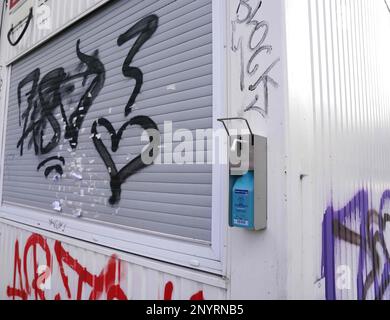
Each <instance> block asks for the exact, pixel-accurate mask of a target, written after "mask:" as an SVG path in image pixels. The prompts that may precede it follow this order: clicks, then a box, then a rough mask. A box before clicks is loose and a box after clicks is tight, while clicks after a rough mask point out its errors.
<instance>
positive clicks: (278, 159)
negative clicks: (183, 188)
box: [227, 0, 287, 299]
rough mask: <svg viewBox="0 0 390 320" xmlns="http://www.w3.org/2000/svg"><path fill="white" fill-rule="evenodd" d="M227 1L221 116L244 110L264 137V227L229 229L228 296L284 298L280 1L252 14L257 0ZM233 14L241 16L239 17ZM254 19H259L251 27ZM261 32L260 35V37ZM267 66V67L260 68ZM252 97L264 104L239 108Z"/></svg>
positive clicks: (267, 1) (269, 2)
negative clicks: (225, 81) (224, 108)
mask: <svg viewBox="0 0 390 320" xmlns="http://www.w3.org/2000/svg"><path fill="white" fill-rule="evenodd" d="M228 2H229V7H228V12H229V34H230V37H231V38H230V39H229V40H230V41H229V43H228V49H229V68H228V70H229V71H228V79H229V86H228V93H229V103H228V106H229V108H228V114H227V116H229V117H235V116H244V117H245V118H247V119H248V120H249V122H250V125H251V127H252V128H253V131H254V133H255V134H258V135H262V136H265V137H267V139H268V228H267V229H266V230H265V231H260V232H259V231H258V232H251V231H246V230H240V229H229V231H228V232H229V243H228V250H229V253H230V257H229V258H230V259H229V262H230V286H231V287H230V298H232V299H274V298H286V296H287V292H286V285H285V284H286V271H287V265H286V243H287V238H286V223H285V221H286V198H285V196H286V191H285V187H286V186H285V179H286V175H285V166H284V164H285V114H284V112H285V111H284V110H285V104H286V101H285V96H286V95H285V92H286V85H285V68H286V66H285V48H284V40H283V39H284V22H283V21H284V19H283V17H284V8H283V1H281V0H265V1H262V6H261V7H260V9H259V10H258V11H257V13H256V14H255V15H254V17H253V18H251V17H250V16H249V15H248V13H249V11H251V12H252V13H254V12H255V11H254V10H255V8H256V7H257V6H258V4H259V3H260V2H261V1H258V0H250V1H248V2H245V1H240V0H230V1H228ZM239 6H240V9H239V10H238V18H237V8H238V7H239ZM247 16H248V18H247V19H245V18H246V17H247ZM237 19H238V20H239V21H242V20H246V21H243V22H242V23H240V22H239V21H238V20H237ZM258 23H261V24H259V25H258V27H257V28H256V25H257V24H258ZM255 29H257V31H254V30H255ZM267 30H268V32H267ZM251 35H252V36H251ZM262 38H264V40H263V42H262V43H261V40H262ZM241 45H242V47H241ZM261 46H266V49H265V50H262V49H260V47H261ZM241 49H242V51H241ZM257 49H260V50H259V51H260V52H259V53H256V51H257ZM251 59H252V63H250V61H251ZM256 65H257V68H256ZM273 65H274V67H271V66H273ZM248 68H249V71H254V70H253V69H257V70H255V71H254V72H248ZM267 69H270V70H269V72H268V73H265V72H266V71H267ZM263 74H266V75H268V76H269V79H268V82H267V83H266V82H265V81H260V83H259V85H258V87H257V88H254V90H253V91H252V90H250V89H249V87H250V86H251V85H254V84H256V82H257V81H258V80H259V79H261V77H262V75H263ZM241 79H243V81H242V82H241ZM241 83H243V86H242V87H241ZM264 84H267V88H268V101H269V103H268V113H266V110H265V109H266V108H265V94H264V93H265V90H264ZM256 97H257V99H258V101H257V102H256V103H255V106H256V107H258V108H262V109H264V110H259V109H258V108H255V109H253V110H250V111H245V109H247V108H248V107H249V106H250V105H251V104H252V103H253V101H255V100H256ZM235 128H237V127H235Z"/></svg>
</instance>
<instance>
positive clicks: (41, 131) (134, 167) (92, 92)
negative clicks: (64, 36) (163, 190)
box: [17, 15, 159, 205]
mask: <svg viewBox="0 0 390 320" xmlns="http://www.w3.org/2000/svg"><path fill="white" fill-rule="evenodd" d="M158 21H159V18H158V17H157V16H156V15H150V16H148V17H146V18H144V19H142V20H140V21H139V22H138V23H136V24H135V25H134V26H132V27H131V28H130V29H129V30H128V31H126V32H125V33H123V34H121V35H120V36H119V38H118V40H117V44H118V46H122V45H124V44H125V43H126V42H128V41H130V40H131V39H133V38H135V37H137V36H138V38H137V39H136V40H135V42H134V44H133V46H132V48H131V49H130V51H129V53H128V55H127V57H126V59H125V61H124V63H123V67H122V73H123V75H124V76H125V77H126V78H130V79H133V80H135V86H134V89H133V91H132V93H131V96H130V98H129V101H128V103H127V105H126V107H125V110H124V114H125V116H128V115H129V114H130V113H131V112H132V107H133V105H134V104H135V102H136V99H137V97H138V95H139V94H140V92H141V89H142V85H143V72H142V71H141V70H140V69H139V68H136V67H132V66H131V63H132V61H133V59H134V57H135V55H136V54H137V53H138V52H139V51H140V49H141V47H142V46H143V45H144V44H145V43H146V42H147V41H148V40H149V39H150V38H151V37H152V36H153V34H154V33H155V32H156V30H157V28H158ZM76 53H77V57H78V59H79V60H80V64H79V66H78V67H77V69H76V71H75V72H74V73H73V74H72V73H69V74H68V73H66V72H65V69H64V68H57V69H54V70H52V71H50V72H48V73H47V74H46V75H44V76H43V77H42V79H41V80H40V78H41V71H40V69H39V68H37V69H35V70H33V71H32V72H31V73H30V74H28V75H27V76H26V77H25V78H24V79H23V80H22V81H21V82H20V83H19V85H18V106H19V126H23V133H22V136H21V137H20V139H19V141H18V143H17V148H18V149H20V155H21V156H23V153H24V149H25V144H26V143H27V145H28V146H27V147H28V149H31V148H32V147H34V151H35V154H36V155H48V154H49V153H51V152H52V151H53V150H54V149H55V148H56V147H58V145H59V143H60V141H61V137H62V130H61V125H60V122H59V121H58V120H57V118H56V116H55V114H54V113H55V111H56V110H57V109H58V108H59V110H60V114H61V118H62V121H63V122H64V123H65V127H64V128H65V132H64V138H65V140H68V141H69V144H70V147H71V149H72V150H75V149H76V148H77V146H78V141H79V134H80V132H81V128H82V126H83V123H84V119H85V117H86V115H87V113H88V111H89V110H90V108H91V107H92V105H93V103H94V101H95V100H96V98H97V97H98V95H99V93H100V92H101V90H102V89H103V87H104V84H105V79H106V70H105V67H104V64H103V63H102V62H101V60H100V59H99V51H98V50H96V51H95V52H94V53H93V55H87V54H85V53H83V52H81V49H80V40H78V41H77V45H76ZM76 80H82V87H83V88H85V90H84V91H83V94H82V96H81V98H80V100H79V101H78V105H77V108H76V109H75V111H74V112H72V113H71V114H70V116H69V117H68V116H67V113H66V110H65V105H66V104H65V103H64V100H65V98H66V97H69V96H70V95H71V94H72V93H73V92H74V91H75V85H74V81H76ZM26 87H27V89H28V91H27V92H26V93H25V96H26V97H27V98H26V102H25V103H26V105H27V106H26V108H25V110H24V112H23V113H22V104H23V101H22V100H23V99H22V97H23V93H24V90H25V88H26ZM49 126H50V129H51V130H52V136H51V139H50V141H48V142H47V141H45V137H46V133H47V130H48V128H49ZM98 126H103V127H105V128H106V130H107V131H108V132H109V133H110V134H111V140H112V146H111V150H112V152H117V151H118V148H119V144H120V141H121V139H122V134H123V132H124V131H125V130H126V129H127V128H128V127H130V126H139V127H141V128H142V129H144V130H146V131H148V130H154V132H153V137H154V139H156V138H155V137H156V134H155V132H158V127H157V125H156V123H155V122H154V121H153V120H152V119H151V118H149V117H147V116H137V117H133V118H131V119H130V120H129V121H126V122H125V124H124V125H123V126H122V127H121V128H120V129H119V131H118V132H116V131H115V129H114V128H113V126H112V124H111V122H110V121H109V120H107V119H105V118H100V119H98V120H97V121H95V122H94V123H93V125H92V128H91V132H92V134H93V136H92V141H93V144H94V146H95V148H96V150H97V152H98V154H99V156H100V157H101V158H102V160H103V163H104V164H105V166H106V167H107V170H108V172H109V176H110V186H111V192H112V196H111V197H110V200H109V202H110V204H111V205H115V204H117V203H118V202H119V201H120V196H121V186H122V184H123V183H124V182H125V181H126V180H127V179H128V178H129V177H130V176H132V175H134V174H135V173H137V172H138V171H140V170H141V169H143V168H145V167H146V166H148V165H150V164H149V163H148V164H146V163H144V162H143V160H142V159H143V157H142V156H143V154H140V155H139V156H137V157H136V158H134V159H133V160H131V161H130V162H129V163H128V164H126V165H125V166H124V167H123V168H122V169H120V170H119V171H118V169H117V165H116V164H115V162H114V160H113V159H112V157H111V155H110V153H109V152H108V150H107V148H106V146H105V144H104V143H103V141H102V140H101V139H100V135H99V134H98V132H97V127H98ZM158 139H159V134H158ZM149 140H150V142H152V141H153V138H152V136H150V138H149ZM153 142H156V141H153ZM158 143H159V142H158ZM154 145H155V144H154ZM145 152H147V153H148V155H149V157H151V158H152V159H155V157H156V156H157V155H158V154H157V153H158V151H156V150H154V148H150V146H149V147H148V148H147V149H146V151H144V153H145ZM51 161H59V162H60V163H58V164H56V165H53V166H48V167H47V168H46V169H45V173H44V174H45V177H46V178H47V177H48V176H49V175H50V174H51V172H53V171H55V172H56V173H57V174H59V175H61V176H62V175H63V173H64V171H63V168H62V166H61V164H62V165H65V159H64V157H62V156H60V155H58V156H52V157H49V158H47V159H46V160H44V161H42V162H41V163H40V164H39V165H38V167H37V170H38V171H39V170H40V169H41V168H43V167H44V166H45V165H47V164H48V163H49V162H51Z"/></svg>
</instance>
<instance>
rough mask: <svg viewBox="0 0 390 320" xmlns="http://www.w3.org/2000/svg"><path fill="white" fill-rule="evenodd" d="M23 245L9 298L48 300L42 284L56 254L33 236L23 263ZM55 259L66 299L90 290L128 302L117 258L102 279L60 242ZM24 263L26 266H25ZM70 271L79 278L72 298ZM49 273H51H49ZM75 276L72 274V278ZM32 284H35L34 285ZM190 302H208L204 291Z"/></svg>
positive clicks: (167, 292)
mask: <svg viewBox="0 0 390 320" xmlns="http://www.w3.org/2000/svg"><path fill="white" fill-rule="evenodd" d="M38 250H41V251H43V253H44V256H45V260H46V261H45V263H46V265H45V266H46V267H47V268H45V271H44V272H43V273H41V274H39V273H38V268H39V265H38ZM20 252H21V251H20V247H19V241H18V240H16V242H15V256H14V270H13V271H14V273H13V285H12V287H11V286H8V287H7V296H8V297H9V298H12V299H16V298H20V299H23V300H27V299H29V298H35V300H46V296H45V291H44V290H42V287H41V285H42V283H43V282H44V281H46V280H47V279H48V278H50V276H51V275H52V274H53V273H52V265H53V264H52V263H53V259H52V253H51V251H50V248H49V246H48V244H47V241H46V239H45V238H44V237H42V236H40V235H38V234H33V235H32V236H31V237H30V238H28V240H27V242H26V245H25V247H24V252H23V261H22V260H21V258H20ZM54 256H55V259H56V261H57V263H58V268H59V273H60V275H61V280H62V285H63V288H64V289H65V294H66V298H68V299H77V300H81V299H82V298H83V291H84V289H85V288H86V287H87V286H88V287H89V288H90V294H89V299H90V300H99V299H104V298H106V299H107V300H127V296H126V294H125V292H124V291H123V290H122V288H121V285H120V283H121V263H122V262H121V261H120V260H119V259H117V257H116V256H115V255H113V256H111V258H110V259H109V260H108V262H107V265H106V266H105V267H104V268H103V270H102V271H101V272H100V274H98V275H94V274H92V273H91V272H90V271H88V269H87V268H86V267H84V266H83V265H82V264H81V263H80V262H79V261H77V259H75V258H74V257H72V256H71V254H70V253H69V252H68V251H66V250H65V249H64V247H63V246H62V243H61V242H59V241H56V242H55V243H54ZM31 258H32V267H33V270H34V271H33V279H32V280H31V279H30V278H29V269H28V266H29V265H30V266H31V263H30V262H31V261H30V260H31ZM22 262H23V263H22ZM65 266H66V267H67V270H71V271H72V272H73V273H74V274H75V275H76V280H77V290H76V293H73V294H72V291H71V289H70V286H69V277H68V276H69V274H67V272H66V269H65ZM48 272H49V273H48ZM73 276H74V275H73V274H72V277H73ZM30 280H31V284H30ZM173 291H174V286H173V283H172V282H168V283H167V284H166V285H165V288H164V300H172V296H173ZM62 298H63V297H62V296H61V293H57V294H55V295H54V300H61V299H62ZM190 300H204V295H203V291H199V292H198V293H196V294H194V295H192V296H191V298H190Z"/></svg>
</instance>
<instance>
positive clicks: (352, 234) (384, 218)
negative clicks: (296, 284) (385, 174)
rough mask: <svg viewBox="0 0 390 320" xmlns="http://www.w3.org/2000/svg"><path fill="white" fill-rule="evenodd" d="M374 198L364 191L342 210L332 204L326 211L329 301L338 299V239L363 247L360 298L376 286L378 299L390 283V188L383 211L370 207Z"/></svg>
mask: <svg viewBox="0 0 390 320" xmlns="http://www.w3.org/2000/svg"><path fill="white" fill-rule="evenodd" d="M371 198H372V197H371V195H370V194H369V193H368V192H367V191H366V190H361V191H359V192H358V193H357V194H356V195H355V196H354V197H353V198H352V200H351V201H350V202H348V203H347V205H346V206H344V207H343V208H341V209H340V210H335V209H334V207H333V205H331V206H329V207H328V208H327V210H326V212H325V215H324V220H323V225H322V243H323V247H322V276H323V278H325V286H326V289H325V290H326V298H327V299H328V300H336V299H337V294H336V283H337V280H336V256H335V250H336V248H337V243H339V242H337V241H336V240H339V241H342V242H345V243H347V244H349V245H352V246H356V247H357V248H358V250H359V256H358V262H357V263H358V266H357V276H356V287H357V297H358V299H359V300H365V299H367V295H368V293H369V292H370V290H372V288H373V293H374V297H375V299H378V300H379V299H383V297H384V294H385V292H386V290H387V288H388V286H389V284H390V256H389V252H388V250H387V246H386V242H385V237H384V232H385V231H386V224H387V222H390V215H389V214H388V213H385V212H384V207H385V204H386V202H387V201H390V190H386V191H385V192H384V193H383V194H382V197H381V200H380V205H379V212H378V211H375V210H372V209H370V207H371V206H370V202H371ZM353 220H354V221H355V222H357V224H358V225H359V230H354V229H353V227H352V226H350V225H349V224H351V221H353ZM378 247H380V248H379V249H378ZM381 257H383V259H381ZM381 260H383V261H381Z"/></svg>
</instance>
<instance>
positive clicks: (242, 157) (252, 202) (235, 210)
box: [219, 118, 267, 230]
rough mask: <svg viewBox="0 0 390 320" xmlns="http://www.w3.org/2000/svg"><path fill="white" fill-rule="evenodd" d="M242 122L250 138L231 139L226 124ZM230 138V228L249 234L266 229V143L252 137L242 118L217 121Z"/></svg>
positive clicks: (246, 135) (259, 138)
mask: <svg viewBox="0 0 390 320" xmlns="http://www.w3.org/2000/svg"><path fill="white" fill-rule="evenodd" d="M232 120H242V121H245V122H246V124H247V125H248V128H249V134H237V135H231V134H230V132H229V130H228V128H227V126H226V122H227V121H232ZM219 121H220V122H222V123H223V124H224V126H225V129H226V131H227V132H228V135H229V141H230V151H229V163H230V170H229V171H230V197H229V198H230V209H229V225H230V226H231V227H237V228H244V229H249V230H263V229H266V228H267V139H266V138H264V137H261V136H258V135H254V134H253V133H252V130H251V129H250V126H249V123H248V121H247V120H246V119H243V118H229V119H219Z"/></svg>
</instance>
